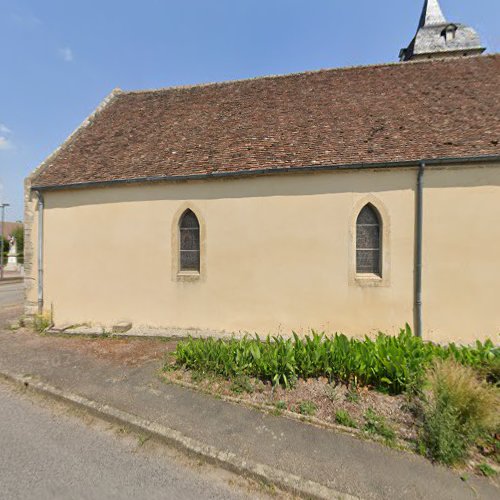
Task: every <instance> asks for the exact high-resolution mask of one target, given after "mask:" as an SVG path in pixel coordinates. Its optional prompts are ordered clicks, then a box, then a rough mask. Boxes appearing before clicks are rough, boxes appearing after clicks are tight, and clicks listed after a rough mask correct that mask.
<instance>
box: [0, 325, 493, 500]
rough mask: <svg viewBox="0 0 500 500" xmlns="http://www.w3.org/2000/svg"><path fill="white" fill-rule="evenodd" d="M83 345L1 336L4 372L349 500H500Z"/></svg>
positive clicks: (408, 461)
mask: <svg viewBox="0 0 500 500" xmlns="http://www.w3.org/2000/svg"><path fill="white" fill-rule="evenodd" d="M76 341H78V342H79V343H80V344H81V343H83V342H89V343H90V342H93V341H92V340H84V339H81V338H80V339H74V338H69V339H66V338H54V337H50V336H40V335H36V334H33V333H28V332H25V331H19V332H15V333H14V332H10V331H5V330H3V331H0V372H9V373H17V374H19V375H23V376H26V375H30V376H31V377H33V379H34V380H39V381H43V382H44V383H48V384H51V385H52V386H55V387H57V388H59V389H61V390H64V391H71V392H72V393H74V394H77V395H80V396H82V397H84V398H88V399H89V400H93V401H96V402H97V403H101V404H106V405H109V406H111V407H113V408H116V409H117V410H120V411H121V412H127V413H128V414H132V415H136V416H138V417H140V418H142V419H147V420H148V421H151V422H154V423H156V424H159V425H161V426H164V427H166V428H169V429H172V430H174V431H177V432H179V433H182V435H183V436H186V437H188V438H190V439H192V440H196V441H198V442H201V443H204V444H205V445H207V446H209V447H213V448H216V449H218V450H219V451H222V452H224V453H227V454H234V455H235V456H237V457H239V459H240V461H241V463H244V462H245V461H249V462H250V461H251V462H253V463H258V464H262V465H263V466H267V467H270V468H275V469H279V470H281V471H284V472H286V473H289V474H294V475H297V476H301V477H302V478H304V479H306V480H310V481H314V482H316V483H320V484H321V485H324V486H327V487H328V488H331V489H332V490H336V491H338V492H343V493H346V494H348V495H352V496H356V497H361V498H376V499H378V498H380V499H382V498H384V499H388V498H391V499H392V498H415V499H416V498H433V499H455V500H457V499H466V498H467V499H469V498H470V499H475V498H484V499H489V498H492V499H493V498H499V490H498V489H497V488H496V487H495V486H494V485H493V484H491V483H489V482H488V481H487V480H482V479H480V478H470V479H469V480H468V481H466V482H463V481H462V480H461V479H460V477H459V475H458V474H456V473H454V472H452V471H449V470H447V469H444V468H441V467H436V466H433V465H431V464H430V463H429V462H427V461H426V460H424V459H422V458H421V457H418V456H413V455H410V454H405V453H403V452H398V451H395V450H392V449H389V448H386V447H383V446H382V445H378V444H376V443H370V442H366V441H362V440H359V439H356V438H353V437H351V436H349V435H346V434H342V433H336V432H332V431H328V430H323V429H319V428H316V427H313V426H310V425H306V424H302V423H300V422H296V421H293V420H288V419H286V418H283V417H274V416H270V415H265V414H262V413H260V412H258V411H254V410H250V409H246V408H244V407H241V406H237V405H233V404H230V403H226V402H224V401H221V400H218V399H215V398H211V397H209V396H206V395H203V394H200V393H197V392H194V391H190V390H188V389H184V388H181V387H178V386H174V385H167V384H165V383H163V382H161V381H160V380H159V379H158V376H157V373H158V370H159V369H160V367H161V361H160V360H159V359H156V360H148V361H144V362H140V363H136V364H130V363H128V364H127V363H124V362H123V361H120V360H119V359H109V358H108V359H105V358H102V357H99V356H96V355H95V353H93V352H92V349H87V350H82V349H75V348H74V346H75V345H76V344H75V342H76ZM109 342H127V341H126V340H123V339H122V340H116V341H113V340H109ZM136 342H153V341H150V340H143V341H136ZM156 342H158V341H156ZM158 345H160V343H159V342H158Z"/></svg>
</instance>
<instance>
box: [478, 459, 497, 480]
mask: <svg viewBox="0 0 500 500" xmlns="http://www.w3.org/2000/svg"><path fill="white" fill-rule="evenodd" d="M477 468H478V470H479V472H481V474H482V475H483V476H486V477H495V476H496V475H497V474H498V472H497V471H496V470H495V469H494V468H493V467H492V466H491V465H488V464H487V463H484V462H483V463H482V464H479V465H478V466H477Z"/></svg>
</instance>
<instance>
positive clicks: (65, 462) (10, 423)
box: [0, 385, 265, 500]
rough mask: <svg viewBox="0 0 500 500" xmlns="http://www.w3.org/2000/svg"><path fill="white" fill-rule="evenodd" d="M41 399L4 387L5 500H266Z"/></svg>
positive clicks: (0, 450) (0, 408)
mask: <svg viewBox="0 0 500 500" xmlns="http://www.w3.org/2000/svg"><path fill="white" fill-rule="evenodd" d="M36 399H39V398H35V397H34V396H33V397H32V396H27V395H24V394H21V393H19V392H17V391H16V390H13V389H11V388H10V386H6V385H0V492H1V493H0V495H1V497H2V498H5V499H9V500H10V499H12V500H14V499H23V500H24V499H37V500H44V499H65V500H67V499H76V498H78V499H113V498H117V499H118V498H119V499H126V498H134V499H140V498H147V499H148V500H149V499H156V498H158V499H159V498H162V499H165V498H175V499H177V498H179V499H191V498H192V499H200V498H217V499H223V498H255V497H256V496H260V497H262V496H265V495H261V494H259V492H257V491H253V492H252V491H251V489H246V490H245V489H244V488H245V487H248V484H246V486H245V485H243V484H236V485H235V484H230V482H231V481H232V480H231V479H228V477H227V474H228V473H225V472H222V471H217V469H215V468H212V467H211V466H208V465H201V464H196V463H192V461H190V460H188V459H187V458H185V459H180V458H179V457H177V459H176V458H175V457H172V456H168V454H166V452H165V451H164V447H162V446H161V445H158V444H154V443H149V442H145V443H142V440H141V438H140V437H138V436H137V435H133V434H126V433H124V434H123V435H120V430H119V429H117V428H114V429H112V430H110V429H109V427H110V424H105V423H102V422H101V423H98V424H96V422H95V421H94V422H93V423H89V422H84V421H83V420H82V417H81V416H75V415H68V414H66V413H64V412H63V411H62V410H61V409H60V408H59V409H57V408H53V407H51V405H52V403H49V402H47V401H45V400H40V401H37V400H36ZM105 426H108V427H105ZM122 432H123V431H122ZM148 446H149V448H148ZM160 449H161V451H160ZM169 453H170V455H172V454H173V453H174V452H172V451H170V452H169ZM235 481H236V482H237V481H242V480H241V479H240V480H235ZM260 493H263V492H260Z"/></svg>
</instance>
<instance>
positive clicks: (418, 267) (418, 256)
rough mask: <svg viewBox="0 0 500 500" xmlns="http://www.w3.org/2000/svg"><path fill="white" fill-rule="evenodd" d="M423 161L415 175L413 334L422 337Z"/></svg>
mask: <svg viewBox="0 0 500 500" xmlns="http://www.w3.org/2000/svg"><path fill="white" fill-rule="evenodd" d="M424 171H425V162H423V161H422V162H420V165H419V168H418V175H417V193H416V200H415V203H416V211H415V212H416V213H415V226H416V227H415V335H416V336H417V337H420V338H422V239H423V223H424V221H423V218H424V213H423V206H424V200H423V198H424Z"/></svg>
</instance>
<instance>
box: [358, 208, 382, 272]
mask: <svg viewBox="0 0 500 500" xmlns="http://www.w3.org/2000/svg"><path fill="white" fill-rule="evenodd" d="M381 246H382V242H381V224H380V216H379V214H378V212H377V210H376V209H375V207H374V206H373V205H371V204H368V205H365V206H364V207H363V209H362V210H361V212H360V213H359V215H358V219H357V221H356V273H358V274H376V275H378V276H381V267H382V266H381V252H380V250H381Z"/></svg>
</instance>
